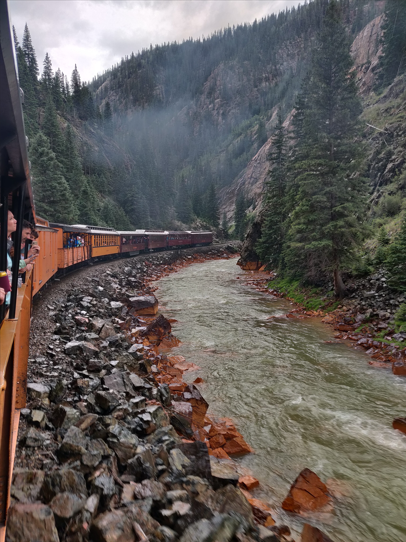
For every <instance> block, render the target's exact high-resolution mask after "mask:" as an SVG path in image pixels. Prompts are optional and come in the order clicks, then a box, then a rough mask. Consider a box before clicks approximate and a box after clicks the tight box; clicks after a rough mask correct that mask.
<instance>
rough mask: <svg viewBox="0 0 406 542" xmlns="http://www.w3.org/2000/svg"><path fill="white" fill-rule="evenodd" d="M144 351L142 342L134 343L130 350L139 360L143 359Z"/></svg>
mask: <svg viewBox="0 0 406 542" xmlns="http://www.w3.org/2000/svg"><path fill="white" fill-rule="evenodd" d="M143 352H144V347H143V345H142V344H133V345H132V346H131V348H130V349H129V350H128V353H129V354H131V356H132V357H133V358H134V359H136V360H137V361H140V360H141V359H142V356H143Z"/></svg>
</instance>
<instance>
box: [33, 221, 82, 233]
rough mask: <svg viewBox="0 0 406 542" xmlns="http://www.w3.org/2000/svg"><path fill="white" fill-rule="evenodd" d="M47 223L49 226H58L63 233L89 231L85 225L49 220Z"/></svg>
mask: <svg viewBox="0 0 406 542" xmlns="http://www.w3.org/2000/svg"><path fill="white" fill-rule="evenodd" d="M49 225H50V226H51V228H60V229H61V230H62V231H63V232H64V233H67V232H69V233H89V230H88V229H87V226H71V225H70V224H59V223H57V222H50V223H49ZM35 227H37V226H35Z"/></svg>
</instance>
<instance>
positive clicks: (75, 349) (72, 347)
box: [65, 341, 82, 356]
mask: <svg viewBox="0 0 406 542" xmlns="http://www.w3.org/2000/svg"><path fill="white" fill-rule="evenodd" d="M81 344H82V343H81V342H80V341H71V342H69V343H68V344H66V345H65V354H66V355H67V356H73V355H75V354H78V353H79V352H80V351H81Z"/></svg>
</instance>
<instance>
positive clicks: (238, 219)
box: [234, 192, 247, 241]
mask: <svg viewBox="0 0 406 542" xmlns="http://www.w3.org/2000/svg"><path fill="white" fill-rule="evenodd" d="M246 209H247V203H246V200H245V196H244V193H243V192H239V193H238V194H237V198H236V200H235V211H234V224H235V226H234V235H235V237H236V238H237V239H240V241H242V240H243V239H244V235H245V230H246V227H247V217H246V213H245V211H246Z"/></svg>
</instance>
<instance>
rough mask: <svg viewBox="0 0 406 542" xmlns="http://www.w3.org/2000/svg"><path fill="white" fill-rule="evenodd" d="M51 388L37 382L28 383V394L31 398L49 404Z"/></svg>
mask: <svg viewBox="0 0 406 542" xmlns="http://www.w3.org/2000/svg"><path fill="white" fill-rule="evenodd" d="M50 391H51V388H50V387H49V386H45V385H44V384H39V383H37V382H30V383H29V384H27V395H28V397H29V399H39V400H40V401H41V403H42V404H43V405H46V406H48V405H49V393H50Z"/></svg>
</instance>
